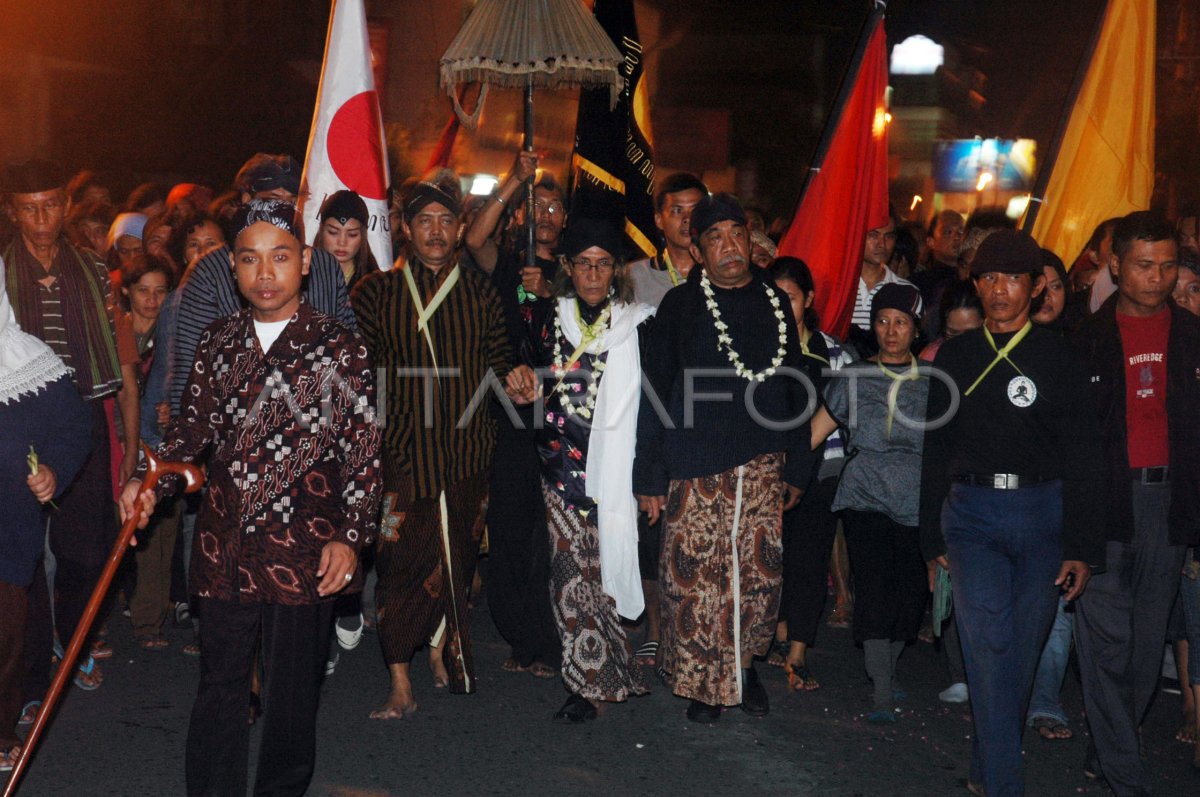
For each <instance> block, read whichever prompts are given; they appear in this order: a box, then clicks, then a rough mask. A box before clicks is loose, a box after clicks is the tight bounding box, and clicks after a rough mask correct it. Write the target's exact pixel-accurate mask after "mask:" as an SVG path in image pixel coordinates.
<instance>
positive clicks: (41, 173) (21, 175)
mask: <svg viewBox="0 0 1200 797" xmlns="http://www.w3.org/2000/svg"><path fill="white" fill-rule="evenodd" d="M66 184H67V175H66V173H65V172H64V171H63V170H62V167H61V166H59V165H58V163H56V162H55V161H49V160H25V161H14V162H11V163H9V164H8V166H7V167H5V169H4V174H3V176H2V177H0V193H4V194H40V193H42V192H43V191H53V190H54V189H56V188H62V187H63V186H65V185H66Z"/></svg>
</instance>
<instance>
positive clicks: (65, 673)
mask: <svg viewBox="0 0 1200 797" xmlns="http://www.w3.org/2000/svg"><path fill="white" fill-rule="evenodd" d="M142 450H143V451H144V452H145V455H146V464H147V466H148V468H147V470H146V478H145V479H143V480H142V484H141V487H139V488H138V493H137V503H136V504H135V506H137V507H138V511H137V512H134V514H133V515H131V516H130V518H129V519H128V520H126V521H125V525H123V526H121V532H120V533H119V534H118V535H117V542H116V544H115V545H113V548H112V551H111V552H110V553H109V555H108V561H107V562H106V563H105V565H104V570H103V572H101V574H100V580H99V581H98V582H97V583H96V589H95V590H93V592H92V597H91V599H90V600H89V601H88V604H87V608H86V609H84V612H83V617H81V618H80V620H79V623H78V625H76V626H75V634H74V636H72V637H71V644H70V645H68V646H67V651H66V653H64V654H63V657H62V661H60V662H59V663H58V670H57V671H56V672H55V673H54V680H53V681H51V683H50V691H48V692H47V693H46V698H45V700H43V701H42V707H41V709H40V710H39V711H38V713H37V719H35V720H34V722H33V727H32V728H30V730H29V736H28V737H26V739H25V743H24V744H23V745H21V758H20V759H19V760H18V761H17V764H16V766H15V767H13V771H12V774H11V775H9V778H8V784H7V785H6V786H5V787H4V797H12V796H13V795H14V794H16V793H17V784H18V783H19V782H20V780H21V775H22V774H23V773H24V771H25V768H26V766H27V765H28V764H29V760H30V758H32V757H33V750H34V747H35V746H36V745H37V742H38V739H39V738H41V735H42V731H43V730H45V728H46V724H47V722H48V721H49V719H50V713H51V712H52V711H53V710H54V704H55V703H57V702H58V698H59V697H60V696H61V695H62V692H63V688H64V687H65V686H66V685H67V679H68V678H70V677H71V676H72V675H73V674H74V672H75V659H76V658H77V657H78V656H79V651H80V649H81V648H83V643H84V641H85V640H86V639H87V636H88V632H89V631H90V630H91V628H92V623H93V622H94V621H95V620H96V614H97V612H99V611H100V604H101V603H102V602H103V601H104V596H105V594H107V593H108V588H109V585H111V584H112V580H113V576H115V575H116V573H117V568H118V567H119V566H120V565H121V560H122V559H123V558H124V557H125V551H126V549H127V548H128V547H129V541H130V540H131V539H133V535H134V532H136V531H137V523H138V520H139V519H140V518H141V514H142V513H141V511H140V509H141V498H142V493H144V492H146V491H147V490H152V489H154V485H155V484H157V483H158V480H159V479H160V478H162V477H163V476H165V475H166V474H168V473H175V474H178V475H180V476H182V477H183V478H184V480H185V482H186V486H185V487H184V491H185V492H189V493H193V492H195V491H197V490H199V489H200V485H202V484H203V483H204V477H203V476H202V475H201V474H200V468H198V467H197V466H195V465H190V464H183V463H179V462H162V461H160V460H158V459H155V457H154V454H153V453H152V452H151V451H150V449H149V448H147V447H146V446H145V445H143V446H142Z"/></svg>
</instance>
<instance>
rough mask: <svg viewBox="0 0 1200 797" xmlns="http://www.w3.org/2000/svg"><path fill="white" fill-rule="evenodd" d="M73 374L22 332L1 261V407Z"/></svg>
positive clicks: (45, 348)
mask: <svg viewBox="0 0 1200 797" xmlns="http://www.w3.org/2000/svg"><path fill="white" fill-rule="evenodd" d="M69 373H71V370H70V369H69V368H67V366H66V365H65V364H63V361H62V360H60V359H59V358H58V355H57V354H55V353H54V352H53V351H52V350H51V349H50V347H49V346H47V345H46V344H45V343H43V342H42V341H40V340H38V339H37V338H35V337H34V336H33V335H30V334H29V333H28V332H22V331H21V327H20V325H19V324H17V316H16V314H15V313H13V309H12V304H10V303H9V301H8V282H7V276H6V275H5V271H4V261H3V260H0V404H7V403H8V402H10V401H15V400H17V399H20V398H21V396H23V395H25V394H27V393H36V392H38V391H39V390H41V389H42V388H43V387H45V386H46V385H48V384H49V383H51V382H53V381H54V380H55V379H58V378H59V377H61V376H65V375H67V374H69Z"/></svg>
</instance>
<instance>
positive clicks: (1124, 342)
mask: <svg viewBox="0 0 1200 797" xmlns="http://www.w3.org/2000/svg"><path fill="white" fill-rule="evenodd" d="M1108 270H1109V271H1110V272H1111V274H1112V276H1113V281H1114V282H1115V283H1116V286H1117V292H1116V294H1114V295H1113V296H1112V297H1110V298H1109V299H1108V300H1107V301H1106V302H1105V303H1104V304H1103V305H1102V306H1101V307H1100V309H1099V310H1098V311H1097V312H1096V313H1095V314H1094V315H1092V316H1090V317H1089V318H1088V319H1087V321H1085V322H1084V324H1083V326H1082V327H1081V328H1080V329H1079V331H1078V332H1077V333H1076V334H1075V335H1073V336H1072V338H1071V343H1072V344H1074V346H1075V347H1076V349H1077V350H1078V351H1079V352H1080V354H1081V355H1082V356H1083V357H1084V358H1085V359H1086V362H1087V368H1088V372H1089V373H1090V374H1092V378H1091V381H1090V382H1089V391H1088V398H1087V400H1086V401H1085V402H1082V403H1080V404H1077V405H1076V407H1078V408H1080V409H1085V408H1086V409H1090V410H1091V411H1092V412H1094V413H1095V415H1096V417H1098V418H1099V419H1100V420H1101V421H1102V423H1103V426H1102V428H1103V434H1102V436H1101V445H1102V448H1103V454H1102V455H1101V462H1102V463H1103V466H1102V467H1103V475H1102V476H1101V478H1100V480H1099V484H1098V485H1097V491H1096V495H1097V498H1098V501H1097V503H1098V504H1099V505H1100V511H1101V513H1102V515H1101V516H1102V518H1103V520H1102V522H1101V525H1100V529H1099V533H1100V535H1101V538H1102V539H1103V540H1104V541H1105V550H1104V555H1105V562H1106V565H1107V566H1106V568H1105V571H1104V572H1103V573H1100V574H1098V575H1096V577H1095V578H1093V579H1092V582H1091V584H1090V585H1089V586H1088V591H1087V594H1085V595H1084V597H1083V599H1082V600H1080V601H1079V607H1078V608H1077V610H1076V618H1075V619H1076V630H1075V638H1076V644H1077V645H1078V647H1079V669H1080V673H1081V674H1082V676H1083V700H1084V705H1085V706H1086V708H1087V720H1088V727H1089V728H1090V730H1091V738H1092V745H1093V749H1092V751H1091V753H1092V754H1091V755H1090V756H1089V758H1091V759H1092V760H1091V761H1090V762H1089V764H1090V766H1089V767H1085V770H1084V771H1085V772H1092V773H1094V774H1099V775H1102V776H1103V777H1104V779H1105V780H1107V781H1108V785H1109V787H1110V788H1111V789H1112V790H1113V791H1114V792H1115V793H1116V794H1120V795H1126V794H1148V793H1149V791H1150V782H1151V776H1150V774H1149V773H1147V772H1146V769H1145V767H1144V766H1143V763H1142V760H1141V756H1140V755H1139V746H1140V745H1139V734H1138V726H1139V725H1140V724H1141V722H1142V720H1143V719H1144V718H1145V716H1146V712H1147V710H1148V709H1149V707H1150V702H1151V701H1152V700H1153V698H1154V695H1155V692H1156V691H1157V686H1158V675H1159V670H1160V669H1161V663H1162V650H1163V641H1164V639H1165V636H1166V628H1167V620H1168V617H1169V616H1170V612H1171V605H1172V602H1173V601H1174V600H1175V595H1176V592H1177V590H1178V588H1179V580H1180V579H1179V573H1180V570H1181V568H1182V566H1183V558H1184V553H1185V551H1186V549H1187V546H1189V545H1195V544H1196V543H1197V542H1200V434H1198V433H1197V429H1198V428H1200V424H1198V423H1197V421H1198V419H1200V322H1198V321H1197V320H1196V318H1195V317H1194V316H1192V314H1191V313H1189V312H1187V311H1186V310H1183V309H1181V308H1179V307H1178V306H1176V305H1174V304H1173V303H1172V302H1171V301H1170V300H1169V297H1170V295H1171V290H1172V288H1173V286H1174V284H1175V281H1176V278H1177V274H1178V270H1179V266H1178V262H1177V244H1176V238H1175V230H1174V228H1173V227H1172V225H1171V224H1170V223H1169V222H1168V221H1167V220H1166V219H1165V218H1163V217H1162V216H1161V215H1159V214H1156V213H1151V212H1139V213H1131V214H1129V215H1128V216H1126V217H1125V218H1123V219H1119V220H1118V221H1117V223H1116V226H1115V229H1114V231H1113V236H1112V255H1111V257H1110V259H1109V263H1108ZM1191 655H1192V656H1197V655H1200V651H1198V650H1195V649H1193V650H1192V651H1191ZM1097 759H1098V760H1097ZM1097 764H1098V765H1099V769H1098V770H1097V769H1096V768H1095V767H1096V765H1097Z"/></svg>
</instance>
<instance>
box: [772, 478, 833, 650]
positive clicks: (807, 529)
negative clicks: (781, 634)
mask: <svg viewBox="0 0 1200 797" xmlns="http://www.w3.org/2000/svg"><path fill="white" fill-rule="evenodd" d="M837 485H838V480H837V479H826V480H824V481H817V480H815V479H814V480H813V482H812V483H811V484H810V485H809V487H808V490H807V491H806V492H805V493H804V497H803V498H801V499H800V503H799V504H797V505H796V507H795V508H794V509H792V510H790V511H788V512H785V513H784V515H783V592H782V594H781V596H780V601H779V619H780V620H782V621H783V622H785V623H787V628H788V639H789V640H790V641H792V642H803V643H804V644H806V645H812V644H813V643H814V642H816V639H817V626H818V625H820V622H821V612H822V610H824V608H825V596H826V593H827V592H828V589H827V584H828V579H829V555H830V553H831V552H832V551H833V538H834V536H835V535H836V534H837V515H835V514H834V513H833V512H830V511H829V507H830V506H832V505H833V497H834V495H836V494H837Z"/></svg>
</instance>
